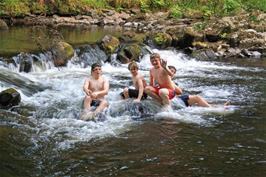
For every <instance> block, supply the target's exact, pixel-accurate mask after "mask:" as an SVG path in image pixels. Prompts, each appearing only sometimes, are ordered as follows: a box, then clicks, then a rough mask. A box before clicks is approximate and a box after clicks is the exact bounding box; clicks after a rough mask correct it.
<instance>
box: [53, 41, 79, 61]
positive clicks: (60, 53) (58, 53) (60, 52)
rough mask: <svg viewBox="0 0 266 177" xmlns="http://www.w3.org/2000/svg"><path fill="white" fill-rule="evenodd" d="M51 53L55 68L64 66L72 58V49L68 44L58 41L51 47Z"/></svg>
mask: <svg viewBox="0 0 266 177" xmlns="http://www.w3.org/2000/svg"><path fill="white" fill-rule="evenodd" d="M52 53H53V59H54V65H55V66H66V64H67V62H68V60H70V59H71V58H72V57H73V56H74V49H73V47H72V46H71V45H70V44H68V43H66V42H63V41H60V42H57V43H56V44H55V45H54V46H53V49H52Z"/></svg>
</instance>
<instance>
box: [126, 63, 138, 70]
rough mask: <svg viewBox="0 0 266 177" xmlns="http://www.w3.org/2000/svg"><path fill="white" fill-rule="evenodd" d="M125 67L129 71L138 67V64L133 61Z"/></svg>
mask: <svg viewBox="0 0 266 177" xmlns="http://www.w3.org/2000/svg"><path fill="white" fill-rule="evenodd" d="M127 68H128V70H129V71H131V70H132V69H137V70H138V69H139V67H138V64H137V63H136V62H135V61H132V62H130V63H129V64H128V67H127Z"/></svg>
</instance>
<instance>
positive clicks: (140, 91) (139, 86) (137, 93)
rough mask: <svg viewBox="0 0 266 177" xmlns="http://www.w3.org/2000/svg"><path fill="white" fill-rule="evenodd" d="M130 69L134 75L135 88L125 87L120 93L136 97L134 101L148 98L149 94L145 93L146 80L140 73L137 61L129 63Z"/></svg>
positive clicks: (124, 96)
mask: <svg viewBox="0 0 266 177" xmlns="http://www.w3.org/2000/svg"><path fill="white" fill-rule="evenodd" d="M128 70H129V71H130V73H131V75H132V81H133V85H134V87H135V89H129V88H125V89H124V91H123V92H122V93H120V95H121V96H122V97H123V98H124V99H126V98H136V99H135V100H134V102H140V100H141V99H146V98H147V94H146V93H144V88H145V87H146V85H147V84H146V81H145V79H144V77H143V76H142V75H141V74H140V73H138V70H139V67H138V65H137V63H136V62H134V61H133V62H131V63H129V65H128Z"/></svg>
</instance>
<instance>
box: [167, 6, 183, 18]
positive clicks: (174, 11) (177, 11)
mask: <svg viewBox="0 0 266 177" xmlns="http://www.w3.org/2000/svg"><path fill="white" fill-rule="evenodd" d="M182 15H183V14H182V11H181V8H180V7H179V5H177V4H176V5H174V6H173V7H171V8H170V17H173V18H176V19H179V18H181V17H182Z"/></svg>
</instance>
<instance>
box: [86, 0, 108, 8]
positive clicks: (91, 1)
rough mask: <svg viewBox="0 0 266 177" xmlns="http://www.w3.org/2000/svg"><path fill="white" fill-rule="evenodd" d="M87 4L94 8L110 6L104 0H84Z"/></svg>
mask: <svg viewBox="0 0 266 177" xmlns="http://www.w3.org/2000/svg"><path fill="white" fill-rule="evenodd" d="M82 1H83V2H84V3H85V4H86V5H88V6H89V7H92V8H105V7H107V6H108V4H107V2H106V1H104V0H82Z"/></svg>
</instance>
